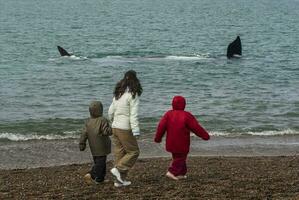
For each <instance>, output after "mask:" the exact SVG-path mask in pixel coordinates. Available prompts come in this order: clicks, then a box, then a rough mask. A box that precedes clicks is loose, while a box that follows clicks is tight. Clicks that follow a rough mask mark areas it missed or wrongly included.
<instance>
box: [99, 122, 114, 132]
mask: <svg viewBox="0 0 299 200" xmlns="http://www.w3.org/2000/svg"><path fill="white" fill-rule="evenodd" d="M99 132H100V134H102V135H108V136H110V135H112V129H111V126H110V124H109V121H108V120H107V119H106V118H103V120H102V123H101V126H100V130H99Z"/></svg>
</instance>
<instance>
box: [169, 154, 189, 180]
mask: <svg viewBox="0 0 299 200" xmlns="http://www.w3.org/2000/svg"><path fill="white" fill-rule="evenodd" d="M187 155H188V154H186V153H172V163H171V165H170V167H169V168H168V171H169V172H170V173H172V174H173V175H175V176H184V175H185V174H186V173H187V165H186V160H187Z"/></svg>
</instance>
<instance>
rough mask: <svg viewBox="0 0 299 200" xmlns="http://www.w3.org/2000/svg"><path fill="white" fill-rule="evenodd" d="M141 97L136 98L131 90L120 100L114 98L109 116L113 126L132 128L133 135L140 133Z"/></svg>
mask: <svg viewBox="0 0 299 200" xmlns="http://www.w3.org/2000/svg"><path fill="white" fill-rule="evenodd" d="M138 107H139V97H138V95H137V94H136V96H135V98H134V99H133V96H132V94H131V93H130V92H125V93H124V94H123V95H122V96H121V97H120V98H119V99H118V100H116V99H115V98H113V101H112V104H111V105H110V107H109V111H108V117H109V120H110V121H112V128H119V129H123V130H132V132H133V135H134V136H135V135H140V129H139V122H138Z"/></svg>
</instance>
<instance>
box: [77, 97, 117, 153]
mask: <svg viewBox="0 0 299 200" xmlns="http://www.w3.org/2000/svg"><path fill="white" fill-rule="evenodd" d="M89 113H90V118H89V119H87V121H86V122H85V126H84V128H83V130H82V134H81V137H80V143H79V148H80V151H84V150H85V148H86V140H88V144H89V147H90V151H91V153H92V155H93V156H105V155H108V154H109V153H111V141H110V138H109V136H110V135H112V129H111V127H110V125H109V122H108V120H107V119H106V118H105V117H103V116H102V115H103V105H102V103H101V102H100V101H94V102H92V103H91V104H90V106H89Z"/></svg>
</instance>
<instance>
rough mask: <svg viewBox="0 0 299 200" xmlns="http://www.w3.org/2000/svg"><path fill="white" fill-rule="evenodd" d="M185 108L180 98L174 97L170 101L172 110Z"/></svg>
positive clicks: (183, 100)
mask: <svg viewBox="0 0 299 200" xmlns="http://www.w3.org/2000/svg"><path fill="white" fill-rule="evenodd" d="M185 106H186V100H185V98H184V97H182V96H175V97H173V99H172V109H173V110H184V109H185Z"/></svg>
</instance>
